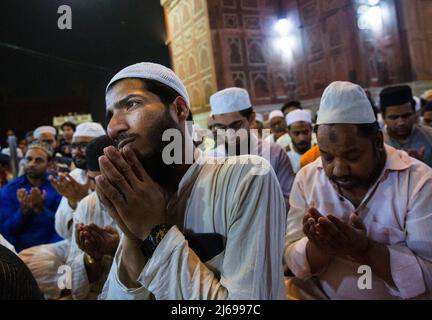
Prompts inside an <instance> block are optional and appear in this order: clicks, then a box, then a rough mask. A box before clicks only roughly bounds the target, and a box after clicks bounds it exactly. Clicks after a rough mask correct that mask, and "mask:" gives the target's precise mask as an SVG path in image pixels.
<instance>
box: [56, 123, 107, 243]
mask: <svg viewBox="0 0 432 320" xmlns="http://www.w3.org/2000/svg"><path fill="white" fill-rule="evenodd" d="M103 135H105V129H104V128H103V127H102V126H101V125H100V124H99V123H96V122H84V123H81V124H80V125H78V126H77V128H76V131H75V133H74V135H73V138H72V144H71V152H72V159H73V162H74V164H75V166H76V168H75V169H74V170H73V171H72V172H70V173H67V174H59V177H58V179H54V177H51V178H50V181H51V182H52V184H53V186H54V188H56V190H57V191H58V192H59V193H60V194H61V195H62V196H63V198H62V200H61V202H60V206H59V208H58V210H57V213H56V220H55V228H56V230H57V232H58V233H59V234H60V235H61V236H62V237H63V238H64V239H70V238H71V236H72V215H73V212H74V211H75V209H76V208H77V206H78V203H79V202H80V201H81V199H83V198H84V197H86V196H87V195H88V193H89V181H88V178H87V174H86V170H87V164H86V147H87V145H88V144H89V143H90V142H91V141H93V140H94V139H96V138H97V137H100V136H103Z"/></svg>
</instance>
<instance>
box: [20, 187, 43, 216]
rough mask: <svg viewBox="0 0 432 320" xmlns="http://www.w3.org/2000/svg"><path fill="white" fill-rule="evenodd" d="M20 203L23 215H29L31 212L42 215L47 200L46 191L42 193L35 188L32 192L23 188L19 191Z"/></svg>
mask: <svg viewBox="0 0 432 320" xmlns="http://www.w3.org/2000/svg"><path fill="white" fill-rule="evenodd" d="M17 198H18V202H19V203H20V205H21V213H22V214H23V215H27V214H28V213H29V212H30V210H33V211H34V212H36V213H41V212H42V210H43V204H44V201H45V199H46V191H41V190H39V188H36V187H33V188H31V189H30V192H27V190H26V189H24V188H21V189H18V190H17Z"/></svg>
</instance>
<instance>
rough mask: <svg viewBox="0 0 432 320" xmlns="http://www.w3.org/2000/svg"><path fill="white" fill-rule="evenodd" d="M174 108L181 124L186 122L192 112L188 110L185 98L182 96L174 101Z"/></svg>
mask: <svg viewBox="0 0 432 320" xmlns="http://www.w3.org/2000/svg"><path fill="white" fill-rule="evenodd" d="M173 106H174V112H175V114H176V115H177V118H178V120H179V122H183V121H186V119H187V118H188V115H189V112H190V110H189V108H188V105H187V102H186V100H185V98H183V97H182V96H178V97H177V98H176V99H175V100H174V102H173Z"/></svg>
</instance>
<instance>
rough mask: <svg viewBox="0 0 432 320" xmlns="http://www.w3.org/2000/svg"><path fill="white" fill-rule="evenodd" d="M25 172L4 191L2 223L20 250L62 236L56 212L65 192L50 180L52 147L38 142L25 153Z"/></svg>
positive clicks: (1, 195) (1, 196)
mask: <svg viewBox="0 0 432 320" xmlns="http://www.w3.org/2000/svg"><path fill="white" fill-rule="evenodd" d="M25 160H26V167H25V175H23V176H21V177H18V178H16V179H15V180H13V181H11V182H10V183H9V184H7V185H6V186H4V187H3V188H2V190H1V193H0V214H1V219H0V220H1V223H0V227H1V228H2V230H0V232H2V233H3V235H4V236H5V238H6V239H7V240H8V241H9V242H10V243H11V244H12V245H14V246H15V248H16V250H17V251H18V252H19V251H21V250H23V249H25V248H29V247H32V246H35V245H39V244H44V243H52V242H57V241H59V240H61V238H60V237H59V235H58V234H57V233H56V232H55V230H54V215H55V212H56V210H57V207H58V205H59V203H60V199H61V196H60V195H59V194H58V193H57V191H56V190H55V189H54V188H53V187H52V185H51V183H50V182H49V180H48V174H47V169H48V166H49V163H50V161H51V160H52V151H51V149H50V148H49V147H48V146H47V145H44V144H41V143H34V144H32V145H30V146H29V149H28V151H27V153H26V155H25Z"/></svg>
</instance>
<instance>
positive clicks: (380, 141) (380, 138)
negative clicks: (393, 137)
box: [375, 130, 384, 150]
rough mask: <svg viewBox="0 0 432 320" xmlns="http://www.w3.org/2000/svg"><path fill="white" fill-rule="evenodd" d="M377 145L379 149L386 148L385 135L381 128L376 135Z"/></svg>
mask: <svg viewBox="0 0 432 320" xmlns="http://www.w3.org/2000/svg"><path fill="white" fill-rule="evenodd" d="M375 146H376V148H377V149H378V150H384V135H383V133H382V131H381V130H380V131H379V132H378V134H377V136H376V140H375Z"/></svg>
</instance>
